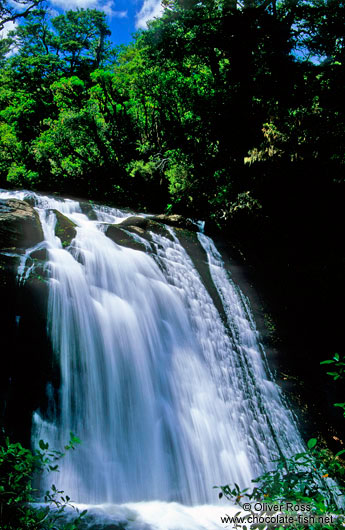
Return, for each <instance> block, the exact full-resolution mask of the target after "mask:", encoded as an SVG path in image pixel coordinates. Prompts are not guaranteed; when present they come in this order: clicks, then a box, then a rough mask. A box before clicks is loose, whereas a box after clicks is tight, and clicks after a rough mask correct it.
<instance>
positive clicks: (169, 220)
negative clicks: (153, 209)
mask: <svg viewBox="0 0 345 530" xmlns="http://www.w3.org/2000/svg"><path fill="white" fill-rule="evenodd" d="M150 219H152V221H157V222H158V223H164V224H166V225H170V226H174V227H176V228H185V229H186V230H190V231H191V232H198V231H199V229H198V227H197V225H196V224H195V223H193V222H192V221H190V220H189V219H186V218H185V217H183V216H182V215H177V214H173V215H165V214H160V215H155V216H154V217H150Z"/></svg>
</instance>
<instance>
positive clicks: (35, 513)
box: [0, 433, 86, 530]
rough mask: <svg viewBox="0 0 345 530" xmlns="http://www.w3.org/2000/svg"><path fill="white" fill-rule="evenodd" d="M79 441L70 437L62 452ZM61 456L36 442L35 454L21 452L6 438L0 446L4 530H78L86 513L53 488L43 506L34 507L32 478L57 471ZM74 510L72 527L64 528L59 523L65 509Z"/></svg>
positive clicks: (0, 513) (0, 517) (0, 514)
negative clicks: (74, 515)
mask: <svg viewBox="0 0 345 530" xmlns="http://www.w3.org/2000/svg"><path fill="white" fill-rule="evenodd" d="M78 443H80V440H79V439H78V438H77V437H76V436H75V435H74V434H73V433H71V438H70V441H69V443H68V444H67V445H66V446H65V450H66V451H68V450H71V449H74V448H75V445H76V444H78ZM63 456H64V454H63V453H61V452H59V451H55V450H51V449H50V448H49V444H48V443H47V442H44V441H43V440H40V441H39V449H37V450H36V451H35V452H32V451H30V450H29V449H26V448H24V447H23V446H22V445H21V444H20V443H11V442H10V441H9V439H8V438H6V439H5V441H4V443H3V445H1V446H0V524H1V528H2V529H3V530H18V529H19V528H25V529H32V530H38V529H42V530H48V529H55V528H57V524H59V526H58V528H60V529H61V530H77V528H79V523H80V521H81V520H82V518H83V517H84V516H85V514H86V511H83V512H81V513H80V512H79V511H78V509H77V508H75V507H74V506H73V504H71V499H70V498H69V497H68V495H64V492H63V491H59V490H58V489H57V488H56V486H55V485H54V484H53V485H52V487H51V490H50V491H46V493H45V495H44V500H45V503H46V504H45V505H44V506H43V507H38V506H35V504H34V503H35V502H37V499H36V493H37V491H36V490H35V489H34V487H33V484H32V482H33V478H34V476H35V475H37V474H40V475H41V474H42V473H46V472H51V471H58V464H56V462H57V461H58V460H59V459H60V458H62V457H63ZM67 507H69V508H71V509H74V510H76V517H75V518H74V521H73V522H71V523H66V524H64V523H63V522H62V521H61V519H62V517H63V514H64V511H65V509H66V508H67Z"/></svg>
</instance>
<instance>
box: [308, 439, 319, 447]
mask: <svg viewBox="0 0 345 530" xmlns="http://www.w3.org/2000/svg"><path fill="white" fill-rule="evenodd" d="M316 444H317V439H316V438H310V440H308V443H307V446H308V449H313V447H315V445H316Z"/></svg>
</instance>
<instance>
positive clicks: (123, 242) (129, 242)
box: [105, 225, 146, 252]
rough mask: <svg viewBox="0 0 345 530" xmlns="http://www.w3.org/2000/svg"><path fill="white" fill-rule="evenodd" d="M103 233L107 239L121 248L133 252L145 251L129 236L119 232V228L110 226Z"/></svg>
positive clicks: (121, 231)
mask: <svg viewBox="0 0 345 530" xmlns="http://www.w3.org/2000/svg"><path fill="white" fill-rule="evenodd" d="M105 233H106V236H107V237H109V238H110V239H111V240H112V241H114V242H115V243H117V244H118V245H120V246H122V247H127V248H132V249H134V250H141V251H142V252H145V251H146V247H145V245H144V244H143V243H140V242H139V241H135V240H134V239H133V238H132V237H131V236H129V235H128V234H126V232H124V231H123V230H121V228H119V227H118V226H117V225H110V226H109V227H108V228H107V230H106V232H105Z"/></svg>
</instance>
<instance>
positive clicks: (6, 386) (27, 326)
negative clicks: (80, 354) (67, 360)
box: [0, 199, 50, 444]
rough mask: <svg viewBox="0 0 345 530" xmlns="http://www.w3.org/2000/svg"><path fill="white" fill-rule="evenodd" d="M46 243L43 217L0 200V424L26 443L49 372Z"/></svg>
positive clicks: (29, 208)
mask: <svg viewBox="0 0 345 530" xmlns="http://www.w3.org/2000/svg"><path fill="white" fill-rule="evenodd" d="M42 240H43V231H42V227H41V223H40V220H39V216H38V214H37V212H36V210H34V208H33V207H32V206H31V205H30V204H28V203H27V202H25V201H20V200H17V199H6V200H4V199H1V200H0V300H1V305H2V311H1V317H0V337H1V343H2V347H1V371H0V424H1V425H2V426H4V427H5V429H6V432H7V433H8V434H9V435H10V437H11V438H12V439H13V440H19V441H22V442H24V443H26V444H28V443H29V439H30V429H31V416H32V412H33V410H34V409H35V408H36V407H38V405H39V403H42V402H43V401H44V394H45V385H46V381H47V376H48V373H49V371H50V367H49V363H50V361H49V357H50V356H48V355H47V351H49V350H50V344H49V340H48V338H47V335H46V304H47V295H48V292H47V285H46V282H45V279H44V276H45V273H44V261H45V250H44V248H42V249H36V248H35V247H36V245H38V244H39V243H40V242H41V241H42ZM30 249H32V250H31V251H30ZM20 265H22V272H23V274H24V275H25V274H26V273H27V272H29V270H30V274H29V275H28V278H27V281H26V282H22V281H20V278H19V276H18V267H20Z"/></svg>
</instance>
